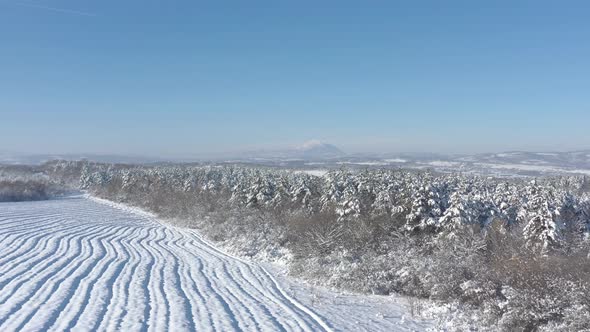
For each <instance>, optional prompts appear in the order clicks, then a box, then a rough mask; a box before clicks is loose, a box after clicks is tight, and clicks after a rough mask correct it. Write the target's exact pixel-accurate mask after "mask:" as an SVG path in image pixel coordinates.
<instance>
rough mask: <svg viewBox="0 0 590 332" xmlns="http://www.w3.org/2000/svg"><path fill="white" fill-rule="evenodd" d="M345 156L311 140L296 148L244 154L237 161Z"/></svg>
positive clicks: (340, 151)
mask: <svg viewBox="0 0 590 332" xmlns="http://www.w3.org/2000/svg"><path fill="white" fill-rule="evenodd" d="M344 156H346V153H344V152H343V151H342V150H340V149H339V148H337V147H336V146H334V145H332V144H328V143H324V142H321V141H319V140H310V141H307V142H305V143H303V144H301V145H298V146H294V147H287V148H283V149H273V150H258V151H249V152H244V153H242V154H240V155H239V156H238V157H237V160H245V161H260V160H262V161H265V160H266V161H273V160H274V161H277V160H282V161H286V160H327V159H334V158H341V157H344Z"/></svg>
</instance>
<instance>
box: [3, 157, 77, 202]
mask: <svg viewBox="0 0 590 332" xmlns="http://www.w3.org/2000/svg"><path fill="white" fill-rule="evenodd" d="M64 189H65V188H64V187H63V186H62V185H60V184H57V183H55V182H54V181H53V180H52V179H50V178H49V177H48V176H47V175H45V174H42V173H38V172H34V171H33V168H32V167H28V166H13V167H6V166H4V167H0V202H19V201H37V200H46V199H49V198H51V197H55V196H57V195H61V194H63V193H64Z"/></svg>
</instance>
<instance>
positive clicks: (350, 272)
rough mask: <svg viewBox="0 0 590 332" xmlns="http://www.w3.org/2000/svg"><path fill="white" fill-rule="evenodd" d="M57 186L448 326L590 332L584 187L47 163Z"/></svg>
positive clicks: (389, 174) (579, 179)
mask: <svg viewBox="0 0 590 332" xmlns="http://www.w3.org/2000/svg"><path fill="white" fill-rule="evenodd" d="M42 169H43V171H44V172H45V173H46V174H47V175H49V176H50V177H51V178H53V179H56V180H59V181H60V182H61V183H63V184H72V183H78V180H79V185H80V187H81V188H82V189H85V190H88V191H89V192H91V193H92V194H94V195H96V196H99V197H102V198H107V199H109V200H114V201H118V202H124V203H128V204H131V205H135V206H139V207H142V208H145V209H148V210H150V211H152V212H154V213H156V214H158V215H159V216H161V217H165V218H167V219H168V220H170V221H171V222H175V223H178V224H181V225H183V226H189V227H194V228H198V229H199V230H200V231H201V232H202V233H203V234H204V235H206V236H208V237H209V238H210V239H212V240H214V241H216V242H217V243H219V244H221V245H223V246H224V247H225V248H229V249H231V250H232V251H233V252H234V253H236V254H239V255H241V256H247V257H250V258H252V259H256V260H270V261H275V262H281V263H284V264H286V266H287V267H288V268H289V271H290V273H291V274H292V275H295V276H297V277H300V278H303V279H306V280H309V281H311V282H314V283H317V284H322V285H327V286H331V287H334V288H339V289H345V290H350V291H354V292H364V293H373V294H384V295H385V294H390V293H393V292H398V293H402V294H406V295H411V296H413V297H416V298H423V299H429V300H432V301H436V302H440V303H445V304H446V305H447V306H448V308H449V310H448V317H445V318H444V319H445V321H446V322H447V323H449V322H450V323H452V324H453V325H452V326H454V327H455V328H456V329H458V330H462V329H465V328H467V327H471V326H479V327H480V328H483V329H485V328H486V327H488V328H491V327H494V329H496V328H500V329H502V330H511V331H518V330H523V331H531V330H535V329H537V328H541V329H546V330H551V331H560V330H561V331H573V330H583V329H590V194H589V193H590V179H588V178H587V177H584V176H568V177H547V178H539V179H532V178H528V179H501V178H490V177H478V176H470V175H469V176H468V175H462V174H436V173H430V172H427V171H406V170H365V171H351V170H347V169H344V168H343V169H339V170H332V171H330V172H328V173H327V174H326V175H324V176H314V175H309V174H306V173H302V172H293V171H290V170H280V169H272V168H262V167H243V166H158V167H156V166H154V167H151V166H150V167H148V166H125V165H110V164H99V163H89V162H66V161H56V162H50V163H47V164H45V165H43V166H42Z"/></svg>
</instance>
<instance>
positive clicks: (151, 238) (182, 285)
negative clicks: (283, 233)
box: [0, 197, 429, 331]
mask: <svg viewBox="0 0 590 332" xmlns="http://www.w3.org/2000/svg"><path fill="white" fill-rule="evenodd" d="M272 271H274V272H273V274H271V273H269V272H268V270H267V269H265V268H263V267H262V266H260V265H257V264H254V263H249V262H246V261H243V260H240V259H238V258H234V257H231V256H229V255H227V254H225V253H223V252H221V251H219V250H217V249H216V248H214V247H213V246H211V245H210V244H209V243H208V242H206V241H204V240H203V239H201V238H200V236H199V235H198V234H197V233H196V232H195V231H193V230H188V229H182V228H176V227H172V226H169V225H166V224H162V223H160V222H159V221H158V220H157V219H155V218H154V217H153V216H151V215H149V214H146V213H140V212H138V211H135V210H133V209H126V208H124V207H122V206H118V205H115V204H107V203H105V202H101V201H98V200H92V199H88V198H84V197H72V198H67V199H61V200H53V201H43V202H26V203H1V204H0V331H65V330H71V331H89V330H99V331H103V330H106V331H212V330H217V331H233V330H243V331H257V330H262V331H302V330H303V331H324V330H353V329H354V330H360V331H363V330H364V331H396V330H398V331H416V330H424V329H426V328H427V327H428V325H429V324H428V323H427V322H423V321H420V320H413V319H411V315H410V314H409V309H408V308H407V306H405V305H404V303H403V299H400V298H395V297H391V298H384V297H371V296H358V295H342V294H337V293H334V292H330V291H327V290H318V289H312V288H311V287H307V286H304V285H301V284H300V283H298V282H295V281H293V280H291V279H289V278H285V277H283V276H281V275H280V274H279V273H278V272H277V271H275V270H274V269H273V270H272ZM273 275H276V277H274V276H273Z"/></svg>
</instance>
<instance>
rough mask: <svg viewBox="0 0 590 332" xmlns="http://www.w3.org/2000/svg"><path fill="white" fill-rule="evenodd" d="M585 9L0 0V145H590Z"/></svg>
mask: <svg viewBox="0 0 590 332" xmlns="http://www.w3.org/2000/svg"><path fill="white" fill-rule="evenodd" d="M172 3H173V4H172ZM589 17H590V2H588V1H486V2H483V1H460V2H456V1H356V2H348V1H342V0H340V1H333V2H331V1H276V0H274V1H265V2H261V1H210V2H200V1H174V2H167V1H145V0H142V1H135V0H133V1H127V0H126V1H112V0H101V1H87V0H76V1H74V0H55V1H49V0H36V1H24V0H23V1H19V0H0V150H12V151H24V152H51V153H66V152H93V153H135V154H199V153H206V152H212V151H221V152H227V151H236V150H247V149H253V148H258V147H272V146H281V145H289V144H296V143H299V142H303V141H305V140H308V139H312V138H316V139H321V140H325V141H327V142H330V143H333V144H336V145H338V146H340V147H341V148H343V149H344V150H346V151H348V152H354V151H432V152H474V151H481V152H487V151H499V150H509V149H534V150H540V149H544V150H568V149H581V148H590V129H589V128H590V19H589Z"/></svg>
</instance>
